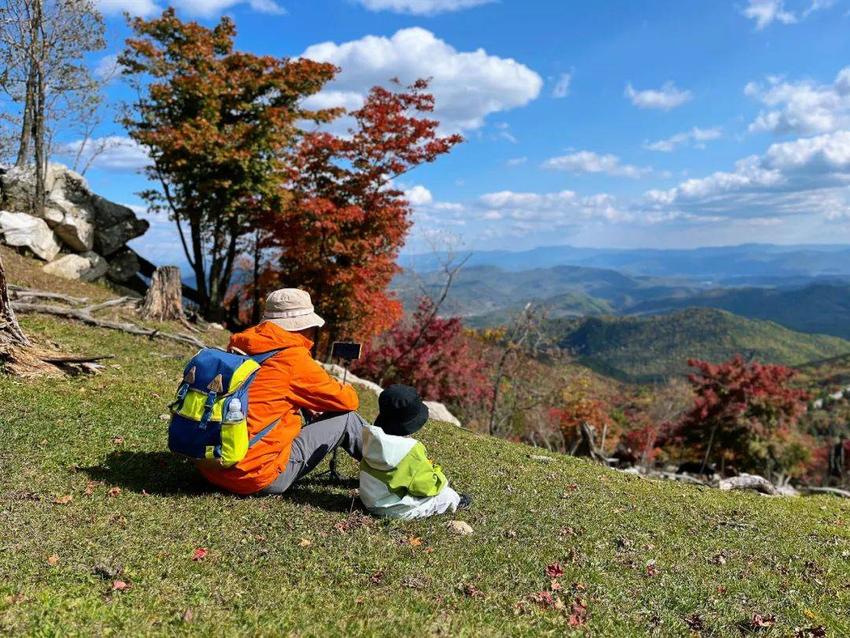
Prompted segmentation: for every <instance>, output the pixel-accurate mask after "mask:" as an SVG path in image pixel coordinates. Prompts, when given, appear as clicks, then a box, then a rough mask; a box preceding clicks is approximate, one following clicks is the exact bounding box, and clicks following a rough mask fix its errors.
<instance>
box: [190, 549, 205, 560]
mask: <svg viewBox="0 0 850 638" xmlns="http://www.w3.org/2000/svg"><path fill="white" fill-rule="evenodd" d="M207 554H209V550H207V548H206V547H198V548H197V549H196V550H195V551H194V553H193V554H192V560H196V561H197V560H204V559H205V558H206V557H207Z"/></svg>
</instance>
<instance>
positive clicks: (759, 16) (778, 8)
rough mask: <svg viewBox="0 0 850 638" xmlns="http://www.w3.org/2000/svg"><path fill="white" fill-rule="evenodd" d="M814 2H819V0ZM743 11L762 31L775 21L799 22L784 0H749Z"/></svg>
mask: <svg viewBox="0 0 850 638" xmlns="http://www.w3.org/2000/svg"><path fill="white" fill-rule="evenodd" d="M814 4H817V0H815V2H814ZM741 13H742V14H743V15H744V16H745V17H747V18H750V19H751V20H754V21H755V23H756V31H761V30H762V29H764V28H765V27H767V26H769V25H771V24H773V23H774V22H780V23H782V24H793V23H794V22H797V16H795V15H794V14H793V13H791V12H790V11H787V10H786V9H785V2H784V1H783V0H749V2H748V3H747V6H746V7H744V8H743V10H742V11H741Z"/></svg>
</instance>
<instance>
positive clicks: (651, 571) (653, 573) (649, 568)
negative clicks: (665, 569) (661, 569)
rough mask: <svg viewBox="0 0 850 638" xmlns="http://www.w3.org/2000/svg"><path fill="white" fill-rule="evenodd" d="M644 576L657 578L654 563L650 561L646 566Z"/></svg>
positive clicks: (656, 569)
mask: <svg viewBox="0 0 850 638" xmlns="http://www.w3.org/2000/svg"><path fill="white" fill-rule="evenodd" d="M646 575H647V576H650V577H652V576H658V567H656V566H655V561H654V560H651V561H649V562H648V563H647V564H646Z"/></svg>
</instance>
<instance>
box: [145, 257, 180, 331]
mask: <svg viewBox="0 0 850 638" xmlns="http://www.w3.org/2000/svg"><path fill="white" fill-rule="evenodd" d="M140 315H141V317H142V318H143V319H151V320H153V321H180V322H181V323H185V322H186V315H185V314H184V313H183V289H182V283H181V281H180V269H179V268H178V267H177V266H162V267H160V268H157V269H156V270H155V271H154V273H153V277H152V279H151V286H150V288H148V292H147V294H146V295H145V302H144V304H142V309H141V311H140Z"/></svg>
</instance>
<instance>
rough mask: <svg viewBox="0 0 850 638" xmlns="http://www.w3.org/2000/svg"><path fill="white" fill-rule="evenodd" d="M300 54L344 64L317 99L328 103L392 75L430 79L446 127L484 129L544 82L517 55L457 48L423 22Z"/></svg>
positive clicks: (521, 103)
mask: <svg viewBox="0 0 850 638" xmlns="http://www.w3.org/2000/svg"><path fill="white" fill-rule="evenodd" d="M302 57H305V58H310V59H313V60H318V61H323V62H332V63H334V64H336V65H337V66H339V67H340V68H341V69H342V70H341V72H340V74H339V75H338V76H337V78H336V79H335V80H334V81H333V82H332V83H331V85H330V86H329V87H328V90H327V91H325V92H323V94H321V95H322V97H320V98H318V99H319V100H322V101H323V102H324V103H325V104H328V105H330V104H332V103H334V102H333V96H334V95H337V96H341V97H343V98H344V99H345V100H349V101H351V100H352V99H353V98H352V96H353V95H359V96H361V99H362V96H363V95H365V93H366V92H367V91H368V90H369V88H371V87H372V86H374V85H376V84H386V83H387V82H388V81H389V80H390V79H391V78H394V77H397V78H399V79H400V80H401V82H403V83H411V82H413V81H415V80H417V79H419V78H431V86H430V90H431V91H432V93H433V94H434V96H435V98H436V110H435V113H434V117H436V118H437V119H438V120H440V122H441V124H442V129H443V130H444V131H460V130H470V129H477V128H480V127H481V126H482V125H483V124H484V119H485V118H486V116H487V115H489V114H491V113H498V112H501V111H506V110H508V109H512V108H516V107H519V106H524V105H525V104H528V103H529V102H530V101H532V100H533V99H535V98H536V97H537V96H538V95H539V94H540V89H541V87H542V85H543V80H542V79H541V77H540V76H539V75H538V74H537V73H535V72H534V71H532V70H531V69H529V68H528V67H527V66H525V65H523V64H520V63H519V62H517V61H515V60H513V59H510V58H500V57H497V56H494V55H489V54H487V52H486V51H484V50H483V49H477V50H475V51H470V52H460V51H457V50H456V49H455V48H454V47H452V46H451V45H449V44H448V43H446V42H445V41H443V40H440V39H439V38H437V37H436V36H435V35H434V34H433V33H431V32H430V31H427V30H425V29H422V28H419V27H414V28H410V29H402V30H400V31H398V32H396V33H395V35H393V36H392V37H389V38H387V37H383V36H374V35H368V36H365V37H363V38H361V39H360V40H353V41H350V42H344V43H341V44H337V43H335V42H323V43H321V44H315V45H313V46H310V47H308V48H307V50H306V51H304V53H303V54H302ZM310 105H311V106H312V105H313V103H312V102H311V103H310Z"/></svg>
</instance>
